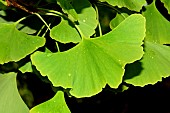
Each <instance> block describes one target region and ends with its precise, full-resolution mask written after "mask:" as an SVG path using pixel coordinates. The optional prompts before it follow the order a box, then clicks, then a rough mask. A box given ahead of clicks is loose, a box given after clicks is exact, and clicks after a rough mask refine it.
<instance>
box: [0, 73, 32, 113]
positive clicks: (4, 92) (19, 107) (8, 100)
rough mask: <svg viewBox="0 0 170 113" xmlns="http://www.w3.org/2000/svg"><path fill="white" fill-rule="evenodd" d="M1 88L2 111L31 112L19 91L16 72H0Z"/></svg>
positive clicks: (14, 112) (0, 104)
mask: <svg viewBox="0 0 170 113" xmlns="http://www.w3.org/2000/svg"><path fill="white" fill-rule="evenodd" d="M0 90H1V91H0V95H1V96H0V113H29V109H28V107H27V106H26V105H25V103H24V102H23V100H22V99H21V97H20V95H19V93H18V89H17V83H16V73H7V74H0Z"/></svg>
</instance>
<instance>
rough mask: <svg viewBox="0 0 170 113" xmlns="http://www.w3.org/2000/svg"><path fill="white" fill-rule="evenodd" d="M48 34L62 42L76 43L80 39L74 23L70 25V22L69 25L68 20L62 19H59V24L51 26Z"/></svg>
mask: <svg viewBox="0 0 170 113" xmlns="http://www.w3.org/2000/svg"><path fill="white" fill-rule="evenodd" d="M50 36H51V38H53V39H55V40H57V41H59V42H62V43H69V42H73V43H77V42H80V41H81V38H80V35H79V33H78V31H77V30H76V29H75V27H74V25H72V26H71V23H70V25H69V22H68V21H67V20H64V19H62V20H61V22H60V24H59V25H57V26H55V27H53V28H52V30H51V32H50Z"/></svg>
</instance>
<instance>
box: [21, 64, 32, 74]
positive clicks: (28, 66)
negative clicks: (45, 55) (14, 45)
mask: <svg viewBox="0 0 170 113" xmlns="http://www.w3.org/2000/svg"><path fill="white" fill-rule="evenodd" d="M19 70H20V71H21V72H22V73H25V72H32V64H31V62H28V63H26V64H25V65H24V66H22V67H21V68H19Z"/></svg>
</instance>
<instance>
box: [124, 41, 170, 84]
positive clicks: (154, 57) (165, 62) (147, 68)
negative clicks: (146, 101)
mask: <svg viewBox="0 0 170 113" xmlns="http://www.w3.org/2000/svg"><path fill="white" fill-rule="evenodd" d="M140 62H141V64H142V69H143V70H141V72H140V73H139V75H135V76H131V74H133V73H128V75H127V76H126V77H125V81H126V82H127V83H130V84H133V85H135V86H145V85H147V84H155V83H156V82H158V81H161V80H162V77H168V76H169V75H170V48H169V47H167V46H164V45H161V44H156V43H153V42H145V54H144V56H143V59H142V60H141V61H140ZM129 76H131V77H129Z"/></svg>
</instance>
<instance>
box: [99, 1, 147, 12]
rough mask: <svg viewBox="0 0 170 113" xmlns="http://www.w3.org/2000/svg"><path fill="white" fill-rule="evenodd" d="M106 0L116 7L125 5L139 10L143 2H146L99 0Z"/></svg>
mask: <svg viewBox="0 0 170 113" xmlns="http://www.w3.org/2000/svg"><path fill="white" fill-rule="evenodd" d="M100 1H103V2H104V1H106V2H108V3H109V4H110V5H113V6H118V7H120V8H121V7H127V8H128V9H130V10H134V11H138V12H139V11H140V10H141V9H142V7H143V6H144V4H146V0H100Z"/></svg>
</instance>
